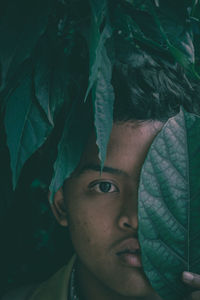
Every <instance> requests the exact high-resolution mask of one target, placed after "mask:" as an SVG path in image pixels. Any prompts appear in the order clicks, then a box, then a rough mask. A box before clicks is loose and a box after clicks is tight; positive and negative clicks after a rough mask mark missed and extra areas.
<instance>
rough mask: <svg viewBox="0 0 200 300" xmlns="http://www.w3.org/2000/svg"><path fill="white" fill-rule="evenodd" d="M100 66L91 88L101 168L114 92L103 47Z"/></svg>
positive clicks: (110, 67)
mask: <svg viewBox="0 0 200 300" xmlns="http://www.w3.org/2000/svg"><path fill="white" fill-rule="evenodd" d="M100 58H101V66H100V67H99V71H98V76H97V82H96V85H95V86H94V88H93V91H92V96H93V103H94V123H95V128H96V135H97V140H96V143H97V146H98V148H99V159H100V161H101V165H102V166H103V164H104V161H105V158H106V149H107V144H108V140H109V137H110V132H111V130H112V124H113V105H114V90H113V86H112V84H111V77H112V64H111V61H110V59H109V58H108V55H107V52H106V49H105V47H104V48H103V49H102V52H101V55H100Z"/></svg>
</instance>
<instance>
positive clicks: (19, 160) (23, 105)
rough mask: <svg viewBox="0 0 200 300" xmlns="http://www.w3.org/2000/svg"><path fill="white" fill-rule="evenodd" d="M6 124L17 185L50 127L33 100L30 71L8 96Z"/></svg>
mask: <svg viewBox="0 0 200 300" xmlns="http://www.w3.org/2000/svg"><path fill="white" fill-rule="evenodd" d="M5 128H6V134H7V145H8V148H9V151H10V160H11V168H12V178H13V186H14V188H15V187H16V185H17V181H18V179H19V175H20V172H21V169H22V167H23V166H24V163H25V162H26V161H27V159H28V158H29V157H30V156H31V155H32V154H33V153H34V152H35V151H36V150H37V149H38V148H39V147H40V146H41V145H42V144H43V143H44V142H45V140H46V138H47V136H48V135H49V133H50V131H51V126H50V125H49V124H48V122H47V120H46V118H44V116H43V114H42V113H41V111H40V109H39V105H36V103H35V101H34V97H33V89H32V77H31V74H27V76H26V77H25V78H24V80H22V81H21V84H20V85H19V86H18V87H17V88H16V89H15V90H14V91H13V93H12V94H11V95H10V97H9V99H8V103H7V106H6V113H5Z"/></svg>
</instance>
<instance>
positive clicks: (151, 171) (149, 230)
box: [138, 110, 200, 300]
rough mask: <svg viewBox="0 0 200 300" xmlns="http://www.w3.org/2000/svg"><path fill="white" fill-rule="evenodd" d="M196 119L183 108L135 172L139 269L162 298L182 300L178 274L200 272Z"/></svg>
mask: <svg viewBox="0 0 200 300" xmlns="http://www.w3.org/2000/svg"><path fill="white" fill-rule="evenodd" d="M199 133H200V118H199V117H198V116H196V115H193V114H189V113H187V112H185V111H183V110H181V111H180V113H179V114H178V115H176V116H175V117H173V118H171V119H169V120H168V122H167V123H166V124H165V125H164V127H163V129H162V131H161V132H160V134H159V135H158V136H157V137H156V139H155V141H154V142H153V144H152V146H151V148H150V151H149V153H148V155H147V158H146V161H145V163H144V165H143V168H142V172H141V181H140V187H139V208H138V215H139V239H140V244H141V248H142V262H143V267H144V271H145V273H146V275H147V277H148V278H149V280H150V282H151V284H152V286H153V288H154V289H155V290H156V291H157V292H158V293H159V294H160V296H161V297H162V298H163V299H167V300H168V299H169V300H182V299H183V298H185V296H186V295H187V293H188V288H187V287H186V285H184V284H183V282H182V280H181V274H182V272H183V271H191V272H194V273H198V274H199V273H200V264H199V261H200V238H199V237H200V180H199V178H200V158H199V149H200V141H199Z"/></svg>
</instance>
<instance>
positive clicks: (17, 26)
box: [0, 0, 53, 88]
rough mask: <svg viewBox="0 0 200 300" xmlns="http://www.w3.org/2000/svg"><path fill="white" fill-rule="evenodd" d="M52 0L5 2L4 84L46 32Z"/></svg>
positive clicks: (0, 32) (0, 36) (0, 26)
mask: <svg viewBox="0 0 200 300" xmlns="http://www.w3.org/2000/svg"><path fill="white" fill-rule="evenodd" d="M52 4H53V1H52V0H50V1H49V0H45V1H38V0H36V1H24V0H20V1H4V3H2V4H1V5H2V6H3V8H2V7H1V9H3V11H4V14H3V15H2V17H1V22H0V40H1V47H0V63H1V71H2V82H3V84H2V87H1V88H3V87H4V85H5V81H6V80H7V79H6V78H7V77H10V76H13V74H14V73H15V72H16V70H17V68H19V66H20V64H21V63H22V62H24V61H25V60H26V59H27V58H29V57H30V54H31V52H32V51H33V49H34V47H35V45H36V43H37V41H38V39H39V38H40V37H41V36H42V34H43V33H44V32H45V30H46V27H47V23H48V15H49V13H50V11H51V9H52Z"/></svg>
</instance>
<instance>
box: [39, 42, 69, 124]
mask: <svg viewBox="0 0 200 300" xmlns="http://www.w3.org/2000/svg"><path fill="white" fill-rule="evenodd" d="M55 46H56V45H52V43H50V42H49V40H48V38H43V39H42V41H41V42H40V44H39V47H38V48H39V49H38V51H37V55H36V62H35V66H34V68H35V72H34V83H35V96H36V99H37V100H38V102H39V104H40V105H41V107H42V108H43V110H44V112H45V113H46V116H47V118H48V120H49V122H50V124H51V125H52V126H53V125H54V121H55V116H56V113H57V112H58V111H59V109H60V108H61V106H62V104H63V103H64V101H65V98H66V88H67V83H68V82H67V78H68V77H69V74H68V68H67V58H66V57H65V56H64V51H63V52H61V53H59V51H56V50H55Z"/></svg>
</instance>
